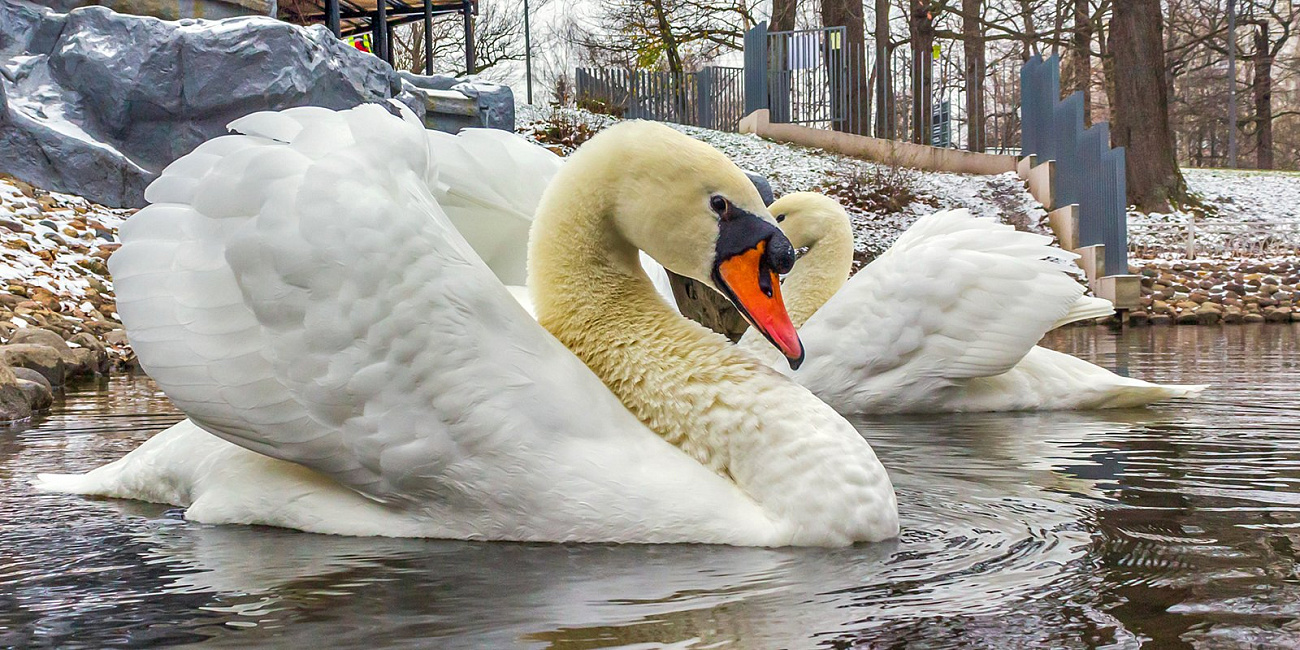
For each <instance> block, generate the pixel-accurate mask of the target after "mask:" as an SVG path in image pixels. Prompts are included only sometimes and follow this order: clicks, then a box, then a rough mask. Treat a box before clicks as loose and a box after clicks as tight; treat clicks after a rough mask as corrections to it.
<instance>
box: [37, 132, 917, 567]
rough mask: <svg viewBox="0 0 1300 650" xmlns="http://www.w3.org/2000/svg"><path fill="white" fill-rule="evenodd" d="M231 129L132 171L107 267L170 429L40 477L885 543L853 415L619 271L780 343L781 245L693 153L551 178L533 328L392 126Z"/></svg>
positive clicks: (385, 523) (726, 539)
mask: <svg viewBox="0 0 1300 650" xmlns="http://www.w3.org/2000/svg"><path fill="white" fill-rule="evenodd" d="M232 128H233V129H234V130H236V131H239V132H241V133H244V134H247V135H232V136H226V137H221V138H217V139H215V140H212V141H210V142H208V143H205V144H203V145H202V146H200V147H199V148H197V149H196V150H195V151H194V152H193V153H191V154H189V155H187V156H185V157H183V158H181V159H180V160H178V161H177V162H175V163H173V164H172V165H171V166H169V167H168V168H167V170H165V172H164V173H163V175H162V176H161V177H160V178H159V179H158V180H157V181H155V183H154V184H153V185H151V186H150V188H149V190H148V192H147V194H146V196H147V198H148V199H149V200H150V201H151V203H152V205H150V206H149V207H148V208H145V209H144V210H141V211H140V212H139V213H137V214H136V215H135V216H133V217H132V218H131V219H130V220H129V221H128V222H127V223H126V224H125V226H124V227H123V229H122V238H123V241H124V244H123V247H122V248H121V249H120V250H119V251H118V252H117V253H116V254H115V255H114V256H113V261H112V270H113V273H114V278H115V280H116V281H117V289H118V299H119V302H118V308H119V312H120V314H121V315H122V317H123V321H124V323H125V324H126V326H127V330H128V332H129V333H130V336H131V340H132V343H133V345H134V346H135V349H136V351H137V353H138V354H139V358H140V360H141V363H142V365H143V366H144V367H145V369H146V370H147V371H148V372H149V373H150V375H152V376H153V377H154V378H155V379H156V380H157V382H158V383H159V385H160V386H162V387H163V389H164V390H165V391H166V392H167V394H168V396H169V397H170V398H171V399H172V400H173V401H174V402H175V403H176V404H177V405H178V406H179V407H180V408H181V409H183V410H184V411H185V412H186V414H187V415H188V416H189V417H190V420H187V421H185V422H182V423H181V424H178V425H177V426H175V427H173V428H171V429H169V430H167V431H165V432H163V433H160V434H158V435H157V436H155V437H154V438H152V439H150V440H149V441H148V442H146V443H145V444H143V445H142V446H141V447H140V448H138V449H137V450H135V451H133V452H131V453H130V454H128V455H127V456H126V457H124V458H122V459H120V460H118V461H116V462H113V463H110V464H109V465H106V466H104V467H101V468H98V469H96V470H93V471H91V472H89V473H87V474H84V475H76V476H52V475H46V476H43V477H41V479H40V483H39V486H40V487H42V488H43V489H47V490H59V491H65V492H75V493H83V494H97V495H104V496H111V497H125V498H133V499H143V500H148V501H157V502H165V503H172V504H177V505H181V506H186V507H187V510H186V516H187V517H188V518H190V519H193V520H197V521H202V522H210V523H244V524H268V525H274V526H285V527H291V528H298V529H302V530H307V531H314V532H322V533H337V534H351V535H395V536H429V537H443V538H459V539H489V540H539V541H615V542H708V543H728V544H739V545H828V546H831V545H844V544H849V543H852V542H855V541H861V540H880V539H885V538H889V537H892V536H894V535H895V534H897V530H898V519H897V507H896V505H895V499H894V493H893V489H892V487H891V485H890V482H889V478H888V476H887V475H886V472H885V470H884V468H883V467H882V466H881V464H880V462H879V461H878V460H877V459H876V456H875V454H874V453H873V452H872V450H871V447H870V446H869V445H868V444H867V443H866V442H865V441H864V440H863V439H862V437H861V436H860V435H859V434H858V433H857V431H855V430H854V428H853V427H852V426H851V425H850V424H849V423H848V422H846V421H845V420H844V419H843V418H842V417H840V416H839V415H838V414H837V413H835V412H834V410H832V409H831V408H830V407H829V406H826V405H825V404H823V403H822V402H821V401H820V400H818V399H817V398H816V397H814V396H813V395H812V394H811V393H809V392H807V390H805V389H804V388H802V387H800V386H798V385H796V384H795V383H793V382H791V381H789V380H788V379H787V378H785V377H782V376H781V375H779V374H778V373H775V372H773V371H772V370H771V369H769V368H767V367H766V366H764V365H762V364H760V363H758V362H757V361H756V360H754V359H753V357H751V356H749V355H746V354H744V353H743V352H741V351H740V350H738V349H737V348H735V347H734V346H731V345H729V344H728V343H727V342H726V341H725V339H723V338H721V337H719V336H717V335H715V334H713V333H711V332H708V331H706V330H705V329H704V328H702V327H700V326H699V325H696V324H694V323H692V322H690V321H688V320H686V319H684V318H682V317H680V316H679V315H677V314H675V313H673V311H672V310H671V308H670V307H668V305H666V304H665V303H664V302H663V301H662V300H661V299H660V298H659V297H658V296H657V295H656V294H655V292H654V289H653V287H652V286H651V283H650V281H649V280H648V278H647V277H646V276H645V274H644V273H643V272H642V271H641V270H640V267H639V265H638V264H637V263H636V256H637V250H638V248H640V249H644V250H646V251H647V252H649V253H650V254H651V255H652V256H654V257H655V258H656V259H658V260H659V261H660V262H662V263H664V265H665V266H667V267H668V268H670V269H673V270H674V271H676V272H679V273H682V274H684V275H688V276H690V277H693V278H695V279H696V280H699V281H702V282H707V283H710V284H716V285H717V286H719V288H720V289H722V290H723V291H726V292H728V293H729V294H730V295H732V296H733V297H735V298H736V299H737V301H738V304H739V306H740V307H741V308H742V309H744V310H747V312H748V313H749V314H750V315H751V317H752V318H753V319H754V321H755V322H757V323H758V324H759V325H760V326H762V327H764V328H766V329H767V331H768V332H769V333H770V335H771V336H772V339H773V340H774V341H775V342H776V343H778V344H780V345H781V346H783V347H784V349H785V350H786V352H787V354H788V355H789V356H790V357H791V358H792V359H797V358H798V357H799V356H800V354H801V350H800V348H799V343H798V339H797V337H795V335H794V328H793V326H792V325H791V324H790V323H789V322H788V318H784V308H783V306H782V304H781V302H780V293H779V285H778V284H776V283H775V274H776V272H779V271H785V270H788V268H789V264H790V263H791V262H792V261H793V250H792V249H790V248H789V243H788V242H787V241H786V240H785V238H784V236H783V235H781V233H780V231H779V230H778V229H777V228H776V227H775V225H774V223H773V222H772V221H771V217H770V216H769V215H768V214H767V212H766V210H765V209H764V207H763V204H762V202H761V200H760V198H759V196H758V194H757V192H756V191H755V190H754V188H753V186H752V185H751V184H750V182H749V181H748V179H747V178H746V177H745V176H744V175H743V174H742V173H741V172H740V170H739V169H737V168H736V167H735V166H734V165H732V164H731V163H730V162H729V161H727V160H726V158H725V157H724V156H722V155H721V154H720V153H718V152H717V151H715V150H713V149H712V148H710V147H708V146H707V145H705V144H703V143H699V142H697V141H695V140H692V139H690V138H688V137H686V136H684V135H681V134H679V133H677V132H675V131H673V130H671V129H669V128H667V127H664V126H661V125H656V124H653V123H627V124H623V125H619V126H616V127H612V128H610V129H608V130H607V131H606V132H605V133H602V134H601V135H599V136H597V137H596V138H594V139H593V140H592V141H591V142H590V143H588V144H587V145H585V146H584V147H583V148H582V150H581V151H579V152H578V153H576V154H575V155H574V156H573V157H572V158H571V159H570V161H569V162H568V163H566V164H565V165H564V168H563V170H561V172H560V173H559V174H558V175H557V176H556V178H555V179H554V180H553V181H552V182H551V184H550V186H549V187H548V189H547V190H546V193H545V196H544V198H543V201H542V204H541V206H540V207H539V209H538V214H537V219H536V221H535V223H534V224H533V230H532V232H533V235H532V236H533V242H532V244H531V254H530V256H529V267H530V269H529V270H530V271H531V273H530V275H531V283H532V289H533V292H534V297H535V299H536V300H535V302H536V304H537V307H538V317H539V320H540V322H541V323H542V324H544V325H545V326H546V327H547V328H549V329H550V330H551V332H553V333H554V335H552V333H550V332H547V331H546V330H544V329H543V328H542V327H541V326H539V325H538V322H537V321H534V320H533V319H532V318H529V317H528V316H527V315H526V314H525V313H524V312H523V310H522V309H521V308H520V307H519V305H517V304H516V303H515V302H514V301H513V300H512V299H511V298H510V296H509V293H508V291H507V290H506V289H505V286H504V285H503V284H502V283H501V282H500V281H499V280H498V279H497V278H495V277H493V275H492V273H491V271H490V270H489V268H488V267H487V266H486V265H485V264H484V263H483V262H482V261H481V259H480V258H479V256H478V255H476V254H475V252H474V251H473V250H472V249H471V248H470V246H469V245H468V244H467V243H466V241H465V240H464V239H463V238H462V237H461V236H460V235H459V234H458V233H457V231H456V229H455V228H453V227H452V225H451V223H450V222H449V221H448V219H447V217H446V216H445V215H444V214H443V212H442V209H441V208H440V206H439V204H438V203H437V202H436V201H435V200H434V197H433V196H432V195H431V193H430V190H429V188H430V187H436V186H437V185H438V181H439V178H438V175H439V173H440V170H439V169H438V168H437V167H433V166H431V165H430V164H429V142H428V139H427V137H426V135H425V134H424V131H423V129H422V128H421V126H420V125H419V124H418V123H414V122H413V118H410V119H408V120H407V121H404V120H402V119H399V118H396V117H393V116H391V115H389V114H388V113H386V112H385V110H384V109H383V108H380V107H378V106H362V107H358V108H356V109H353V110H349V111H343V112H333V111H328V110H324V109H318V108H299V109H291V110H288V111H284V112H280V113H260V114H255V115H252V116H249V117H247V118H243V119H241V120H238V121H236V122H235V123H234V124H232ZM556 337H558V338H559V339H560V340H559V341H557V340H556ZM560 341H563V342H564V343H565V344H568V345H569V346H571V348H572V350H573V351H570V349H569V348H566V347H565V346H564V345H563V344H561V342H560ZM574 352H576V353H577V355H576V356H575V354H574ZM584 361H585V362H586V363H585V364H584ZM593 370H595V373H593V372H592V371H593ZM602 380H603V382H604V383H603V384H602ZM606 386H608V388H607V387H606ZM611 389H612V393H611ZM629 409H630V410H629ZM633 413H635V414H636V415H633ZM637 416H639V417H640V420H638V417H637ZM642 422H645V423H646V424H642ZM647 425H648V426H647ZM200 427H201V428H200ZM209 432H210V433H211V434H215V435H209ZM231 443H234V444H231Z"/></svg>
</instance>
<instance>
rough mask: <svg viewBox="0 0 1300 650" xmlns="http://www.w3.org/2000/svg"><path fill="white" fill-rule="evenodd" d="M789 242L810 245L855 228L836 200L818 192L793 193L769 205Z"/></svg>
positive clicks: (847, 232) (850, 235) (797, 246)
mask: <svg viewBox="0 0 1300 650" xmlns="http://www.w3.org/2000/svg"><path fill="white" fill-rule="evenodd" d="M769 210H771V212H772V214H774V215H776V217H775V218H776V221H777V223H778V224H780V226H781V231H782V232H784V233H785V236H786V238H788V239H789V240H790V244H791V245H792V246H794V247H795V248H809V247H812V246H815V245H817V242H819V241H821V240H823V239H825V238H827V237H830V236H832V235H841V236H847V237H848V238H849V240H850V241H851V240H852V238H853V229H852V227H851V226H850V225H849V215H848V213H847V212H845V211H844V207H843V206H841V205H840V204H839V202H838V201H836V200H835V199H832V198H830V197H829V196H826V195H825V194H818V193H816V192H794V193H791V194H786V195H785V196H782V197H781V198H779V199H777V200H776V201H775V202H773V203H772V205H771V206H770V207H769Z"/></svg>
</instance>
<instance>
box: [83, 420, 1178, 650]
mask: <svg viewBox="0 0 1300 650" xmlns="http://www.w3.org/2000/svg"><path fill="white" fill-rule="evenodd" d="M1184 423H1185V421H1184V420H1182V419H1181V418H1179V417H1176V416H1172V415H1170V414H1167V413H1164V412H1161V411H1152V410H1127V411H1125V410H1116V411H1106V412H1099V413H1087V414H1085V413H1069V414H1062V413H1054V414H1034V413H1028V414H967V415H961V416H943V417H925V416H914V417H906V418H899V417H891V418H887V419H885V418H880V419H876V420H874V421H872V422H870V423H869V424H867V423H864V426H862V427H861V430H862V431H864V432H866V434H867V435H868V436H869V437H870V442H871V443H872V445H873V446H875V447H876V448H877V449H879V450H880V453H881V456H882V459H883V460H884V461H885V462H887V463H890V466H891V467H892V468H893V469H892V473H893V476H894V481H895V485H896V489H897V490H898V493H899V497H900V503H901V504H902V507H901V514H902V525H903V530H902V534H901V537H900V539H898V540H896V541H891V542H885V543H880V544H869V545H858V546H853V547H849V548H844V549H755V548H735V547H717V546H707V545H669V546H655V545H649V546H646V545H604V544H597V545H552V544H517V543H506V544H500V543H491V544H488V543H474V542H456V541H436V540H409V539H387V538H346V537H332V536H320V535H310V534H304V533H296V532H289V531H282V530H277V529H269V528H259V527H238V526H207V525H200V524H185V525H183V526H179V527H178V526H164V527H161V528H158V529H154V530H142V531H137V535H140V536H141V539H140V542H142V543H143V545H145V546H147V547H149V548H151V549H153V551H152V558H150V559H151V560H152V561H157V562H160V563H165V564H166V565H167V567H168V572H167V574H168V578H167V583H166V584H165V585H163V587H162V588H163V590H165V591H167V592H185V593H211V594H218V595H219V598H218V601H219V603H220V605H217V606H216V607H215V610H216V611H219V612H222V613H223V616H224V617H226V618H227V619H228V620H230V621H235V622H242V623H245V624H248V625H250V626H251V627H249V628H247V629H245V628H240V629H238V631H237V632H233V631H229V632H228V631H221V632H220V633H219V635H218V638H217V639H216V641H218V642H221V641H222V640H223V639H224V640H225V641H228V642H229V643H231V644H236V645H237V644H240V643H253V642H256V640H257V639H258V638H263V637H262V636H261V635H265V637H264V638H265V639H268V640H269V639H271V638H274V639H276V640H277V641H283V642H288V643H299V642H301V643H309V642H311V641H312V640H313V639H330V640H334V641H337V642H338V643H339V644H340V645H345V646H346V645H365V644H366V643H369V642H376V643H377V642H379V641H381V640H383V639H384V638H386V635H391V640H393V641H398V640H401V639H411V638H421V637H423V638H437V639H439V640H440V641H439V647H481V646H496V645H506V644H511V643H518V642H521V641H523V642H537V643H542V644H544V645H545V644H549V646H550V647H603V646H606V645H620V644H634V643H640V642H652V641H653V642H678V641H680V642H685V641H687V640H691V639H695V640H696V641H695V643H698V644H700V645H701V646H704V647H707V646H708V645H710V644H713V643H732V644H735V645H736V647H755V648H758V647H804V646H806V645H807V644H809V643H811V642H812V636H813V635H814V634H815V635H816V637H817V638H819V639H833V638H844V639H852V638H855V637H856V636H858V635H863V634H869V635H873V636H872V638H874V639H877V640H879V638H878V637H877V636H874V635H878V634H882V633H885V632H882V630H880V629H878V628H882V627H885V626H888V627H890V628H894V627H898V626H899V623H900V619H905V620H913V619H914V620H917V621H925V620H935V621H937V620H948V621H963V620H964V621H968V623H969V622H970V621H985V623H984V624H986V625H991V623H988V621H991V620H996V621H1000V622H999V623H998V626H994V627H995V628H996V629H999V630H1001V631H1002V632H1004V633H1005V632H1007V628H1008V626H1019V627H1021V629H1019V630H1017V632H1016V633H1017V634H1021V635H1026V638H1034V636H1035V635H1037V638H1038V639H1039V640H1042V641H1043V642H1051V640H1052V639H1054V638H1056V636H1054V635H1060V634H1066V632H1065V630H1066V629H1067V628H1070V626H1068V625H1066V624H1065V621H1064V618H1065V617H1072V620H1073V619H1077V617H1078V616H1080V614H1079V611H1078V609H1077V608H1076V609H1073V610H1071V609H1069V608H1066V607H1065V605H1064V600H1065V598H1066V596H1068V595H1069V594H1072V593H1076V592H1078V591H1079V590H1087V589H1090V588H1094V587H1096V586H1098V585H1096V584H1095V583H1096V582H1097V581H1098V580H1099V579H1100V578H1099V577H1098V576H1097V575H1096V572H1095V569H1094V568H1093V567H1091V566H1090V565H1089V564H1088V563H1086V562H1085V561H1084V558H1085V555H1086V554H1087V552H1088V545H1089V543H1090V535H1091V531H1090V530H1089V528H1088V527H1087V526H1086V525H1085V523H1084V522H1087V521H1089V520H1090V519H1092V518H1093V516H1094V513H1093V512H1091V510H1094V509H1096V508H1104V507H1106V506H1107V503H1108V501H1109V497H1108V495H1107V491H1108V487H1107V486H1108V485H1109V484H1112V483H1113V482H1114V481H1115V480H1116V477H1114V476H1109V475H1107V472H1108V471H1109V469H1108V468H1109V467H1110V465H1108V463H1112V462H1119V463H1122V462H1123V452H1122V451H1121V450H1119V449H1117V448H1116V445H1114V444H1112V443H1111V442H1110V441H1112V440H1114V439H1116V438H1122V437H1124V436H1126V435H1130V434H1132V433H1133V431H1134V430H1137V429H1142V428H1149V427H1161V426H1179V425H1181V424H1184ZM1112 458H1118V459H1119V460H1118V461H1112V460H1110V459H1112ZM106 503H108V504H111V507H113V508H116V509H120V510H121V511H122V512H123V513H135V514H140V515H146V516H150V517H157V516H158V515H159V513H160V512H161V508H160V507H155V506H141V505H139V504H135V503H132V502H119V501H114V502H106ZM178 529H179V530H178ZM210 609H213V608H210ZM1084 609H1085V610H1087V611H1086V612H1085V613H1086V616H1087V617H1089V618H1090V619H1093V620H1095V624H1096V626H1098V627H1100V628H1110V629H1122V627H1123V626H1122V625H1119V624H1117V623H1116V622H1115V621H1113V620H1111V619H1110V618H1109V616H1108V615H1107V614H1106V613H1105V612H1102V611H1099V610H1093V609H1090V608H1086V607H1085V608H1084ZM1056 618H1060V619H1061V620H1059V621H1057V622H1056V623H1053V620H1054V619H1056ZM304 621H311V624H310V625H294V623H295V622H304ZM366 621H375V622H376V624H377V625H378V622H379V621H383V623H382V629H376V628H375V627H368V626H366V625H365V622H366ZM1034 621H1037V623H1035V622H1034ZM999 626H1000V627H999ZM905 630H906V626H903V627H901V628H899V630H898V631H893V632H888V633H885V634H886V636H887V637H888V636H893V635H894V634H899V635H903V636H902V637H900V638H905V635H906V632H905ZM990 634H993V633H992V632H990ZM1068 634H1077V631H1072V632H1069V633H1068ZM990 638H991V639H996V638H998V637H997V636H996V635H993V636H991V637H990Z"/></svg>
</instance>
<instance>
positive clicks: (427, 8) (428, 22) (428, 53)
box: [424, 0, 433, 75]
mask: <svg viewBox="0 0 1300 650" xmlns="http://www.w3.org/2000/svg"><path fill="white" fill-rule="evenodd" d="M424 74H427V75H432V74H433V0H424Z"/></svg>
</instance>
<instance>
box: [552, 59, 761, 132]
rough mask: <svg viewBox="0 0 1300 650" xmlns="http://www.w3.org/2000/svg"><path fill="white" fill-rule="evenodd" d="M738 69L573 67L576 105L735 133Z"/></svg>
mask: <svg viewBox="0 0 1300 650" xmlns="http://www.w3.org/2000/svg"><path fill="white" fill-rule="evenodd" d="M743 75H744V71H743V70H742V69H740V68H732V67H724V66H710V67H706V68H702V69H700V70H698V71H695V72H686V73H682V74H677V75H675V74H673V73H671V72H667V71H659V70H629V69H623V68H578V70H577V73H576V74H575V76H574V82H575V90H576V97H577V102H578V105H579V106H582V107H584V108H588V109H591V110H595V111H597V112H602V113H609V114H612V115H616V116H619V117H624V118H629V119H647V120H658V121H662V122H675V123H677V124H690V125H694V126H702V127H705V128H709V129H717V130H721V131H735V130H736V128H737V127H738V125H739V124H740V118H741V117H743V116H744V108H745V104H744V102H745V97H744V92H743V90H744V83H743Z"/></svg>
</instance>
